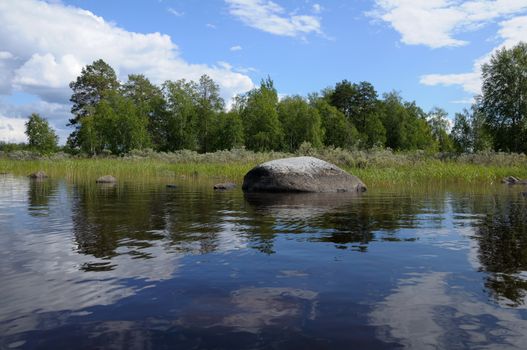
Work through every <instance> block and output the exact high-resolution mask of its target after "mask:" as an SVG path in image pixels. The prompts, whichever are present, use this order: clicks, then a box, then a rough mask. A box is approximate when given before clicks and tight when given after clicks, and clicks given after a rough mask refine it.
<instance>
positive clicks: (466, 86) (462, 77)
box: [420, 16, 527, 95]
mask: <svg viewBox="0 0 527 350" xmlns="http://www.w3.org/2000/svg"><path fill="white" fill-rule="evenodd" d="M499 25H500V29H499V31H498V37H500V38H501V39H502V44H501V45H499V46H498V47H496V48H494V49H493V50H492V51H491V52H489V53H488V54H486V55H484V56H483V57H480V58H478V59H476V60H475V61H474V66H473V70H472V72H468V73H459V74H427V75H424V76H422V77H421V80H420V82H421V83H422V84H424V85H432V86H433V85H443V86H453V85H458V86H461V87H462V88H463V90H464V91H466V92H469V93H471V94H474V95H476V94H480V93H481V83H482V81H481V66H482V65H483V64H484V63H486V62H488V61H489V60H490V57H491V56H492V54H493V53H494V52H496V50H498V49H500V48H503V47H508V48H510V47H512V46H514V45H516V44H518V43H519V42H520V41H527V16H518V17H514V18H512V19H508V20H505V21H503V22H501V23H500V24H499Z"/></svg>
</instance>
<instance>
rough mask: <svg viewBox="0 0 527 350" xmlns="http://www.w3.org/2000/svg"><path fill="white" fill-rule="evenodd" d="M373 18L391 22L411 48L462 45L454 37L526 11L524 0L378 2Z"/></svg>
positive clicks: (396, 0) (399, 0)
mask: <svg viewBox="0 0 527 350" xmlns="http://www.w3.org/2000/svg"><path fill="white" fill-rule="evenodd" d="M376 5H377V7H376V10H374V11H372V12H370V15H372V16H374V17H375V18H378V19H380V20H382V21H385V22H387V23H389V24H390V25H391V26H392V27H393V29H395V30H396V31H397V32H399V33H400V34H401V41H402V42H403V43H405V44H408V45H426V46H429V47H432V48H439V47H445V46H462V45H466V44H467V42H466V41H464V40H461V39H457V38H455V37H454V36H455V34H459V33H462V32H466V31H471V30H474V29H477V28H479V27H481V26H483V25H485V24H486V23H488V22H490V21H493V20H496V19H503V18H505V17H506V16H510V15H514V14H518V13H520V12H522V11H525V10H527V1H525V0H495V1H490V0H472V1H459V0H428V1H413V0H376Z"/></svg>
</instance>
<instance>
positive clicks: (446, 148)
mask: <svg viewBox="0 0 527 350" xmlns="http://www.w3.org/2000/svg"><path fill="white" fill-rule="evenodd" d="M447 116H448V113H447V112H445V110H443V109H441V108H438V107H434V108H433V109H432V110H431V111H430V112H429V113H428V124H429V125H430V128H431V130H432V135H433V136H434V139H435V140H436V142H437V145H438V150H439V151H440V152H453V151H454V143H453V142H452V139H451V138H450V136H449V135H448V119H447Z"/></svg>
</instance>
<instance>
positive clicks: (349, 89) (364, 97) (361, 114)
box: [331, 80, 378, 132]
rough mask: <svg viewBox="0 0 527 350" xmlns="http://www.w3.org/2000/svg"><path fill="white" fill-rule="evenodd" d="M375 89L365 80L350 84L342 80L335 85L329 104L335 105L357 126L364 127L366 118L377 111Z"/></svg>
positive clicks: (363, 128)
mask: <svg viewBox="0 0 527 350" xmlns="http://www.w3.org/2000/svg"><path fill="white" fill-rule="evenodd" d="M377 102H378V100H377V91H375V88H374V87H373V85H371V84H370V83H368V82H366V81H362V82H360V83H358V84H352V83H350V82H349V81H347V80H343V81H341V82H340V83H337V84H336V85H335V90H334V91H333V94H332V95H331V104H332V105H333V106H335V107H337V108H338V109H339V110H340V111H341V112H342V113H344V115H346V117H348V118H349V119H350V121H351V122H352V123H353V124H354V125H355V126H356V127H357V129H358V130H359V132H362V131H363V130H365V129H366V123H367V119H368V118H369V117H370V116H371V115H374V114H375V113H376V112H377Z"/></svg>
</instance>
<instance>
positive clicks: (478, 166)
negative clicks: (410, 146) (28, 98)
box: [0, 147, 527, 186]
mask: <svg viewBox="0 0 527 350" xmlns="http://www.w3.org/2000/svg"><path fill="white" fill-rule="evenodd" d="M294 155H312V156H315V157H318V158H321V159H324V160H327V161H329V162H332V163H335V164H337V165H339V166H340V167H342V168H344V169H345V170H347V171H349V172H350V173H352V174H354V175H357V176H358V177H360V178H361V179H362V180H363V181H364V182H365V183H366V184H367V185H370V186H371V185H397V184H406V185H417V184H422V183H427V184H433V183H471V184H476V183H485V184H492V183H495V182H499V181H500V180H501V178H503V177H505V176H508V175H514V176H517V177H520V178H527V157H526V156H525V155H522V154H505V153H481V154H471V155H459V156H453V155H448V156H447V155H441V154H425V153H422V152H411V153H395V152H391V151H390V150H373V151H345V150H340V149H322V150H315V149H312V148H310V147H304V148H303V149H300V150H299V152H298V153H297V154H294ZM294 155H293V154H285V153H276V152H267V153H254V152H250V151H246V150H232V151H222V152H216V153H207V154H198V153H196V152H190V151H181V152H175V153H155V152H151V151H137V152H133V153H132V154H130V155H127V156H125V157H105V158H72V157H68V156H65V155H61V154H58V155H54V156H50V157H36V156H35V155H31V154H28V153H26V154H18V155H17V154H9V155H7V154H4V155H2V156H1V157H0V173H1V172H7V173H13V174H15V175H27V174H29V173H32V172H35V171H38V170H43V171H45V172H46V173H47V174H48V175H49V176H51V177H54V178H66V179H67V180H68V181H72V182H84V181H88V182H91V181H94V179H96V178H97V177H99V176H102V175H106V174H111V175H114V176H116V177H117V178H119V179H120V180H121V181H143V182H150V181H164V182H174V181H177V180H178V179H181V178H192V179H214V180H218V181H222V180H231V181H235V182H241V181H242V179H243V176H244V174H245V173H246V172H247V171H248V170H249V169H251V168H252V167H253V166H255V165H256V164H259V163H262V162H264V161H267V160H271V159H277V158H281V157H288V156H294ZM28 158H29V159H28ZM32 158H33V159H32Z"/></svg>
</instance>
